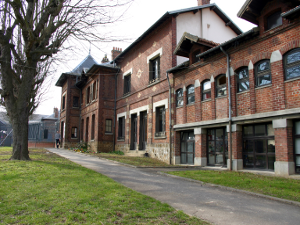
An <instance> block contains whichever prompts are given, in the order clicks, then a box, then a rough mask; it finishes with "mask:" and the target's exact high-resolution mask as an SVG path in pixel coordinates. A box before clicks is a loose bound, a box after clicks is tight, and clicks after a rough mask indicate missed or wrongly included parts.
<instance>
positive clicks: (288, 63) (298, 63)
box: [284, 48, 300, 80]
mask: <svg viewBox="0 0 300 225" xmlns="http://www.w3.org/2000/svg"><path fill="white" fill-rule="evenodd" d="M284 72H285V79H286V80H289V79H293V78H296V77H300V48H296V49H294V50H292V51H290V52H288V53H287V54H286V55H285V56H284Z"/></svg>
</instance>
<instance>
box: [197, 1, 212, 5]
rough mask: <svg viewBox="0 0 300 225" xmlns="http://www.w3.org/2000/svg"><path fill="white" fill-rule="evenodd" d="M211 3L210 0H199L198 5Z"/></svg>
mask: <svg viewBox="0 0 300 225" xmlns="http://www.w3.org/2000/svg"><path fill="white" fill-rule="evenodd" d="M207 4H210V0H198V6H201V5H207Z"/></svg>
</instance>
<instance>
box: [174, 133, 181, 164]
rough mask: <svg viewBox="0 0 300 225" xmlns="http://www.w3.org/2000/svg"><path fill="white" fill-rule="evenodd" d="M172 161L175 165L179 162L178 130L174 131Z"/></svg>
mask: <svg viewBox="0 0 300 225" xmlns="http://www.w3.org/2000/svg"><path fill="white" fill-rule="evenodd" d="M174 150H175V151H174V152H175V156H174V161H175V165H177V164H180V131H174Z"/></svg>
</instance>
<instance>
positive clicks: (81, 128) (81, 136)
mask: <svg viewBox="0 0 300 225" xmlns="http://www.w3.org/2000/svg"><path fill="white" fill-rule="evenodd" d="M83 127H84V120H83V119H82V120H81V126H80V140H81V141H83Z"/></svg>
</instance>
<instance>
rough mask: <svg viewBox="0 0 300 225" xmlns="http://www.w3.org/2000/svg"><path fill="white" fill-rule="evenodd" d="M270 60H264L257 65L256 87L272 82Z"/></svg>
mask: <svg viewBox="0 0 300 225" xmlns="http://www.w3.org/2000/svg"><path fill="white" fill-rule="evenodd" d="M271 83H272V80H271V67H270V60H263V61H260V62H258V63H257V64H256V65H255V84H256V87H260V86H264V85H267V84H271Z"/></svg>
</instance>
